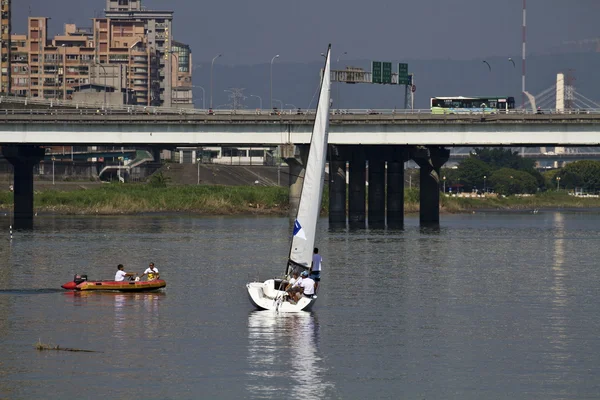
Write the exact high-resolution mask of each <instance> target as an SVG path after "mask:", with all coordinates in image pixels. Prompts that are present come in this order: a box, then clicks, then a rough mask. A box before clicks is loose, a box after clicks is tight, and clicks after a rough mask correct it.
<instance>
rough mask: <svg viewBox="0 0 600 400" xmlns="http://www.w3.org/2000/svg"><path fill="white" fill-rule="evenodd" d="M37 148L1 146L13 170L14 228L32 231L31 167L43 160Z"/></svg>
mask: <svg viewBox="0 0 600 400" xmlns="http://www.w3.org/2000/svg"><path fill="white" fill-rule="evenodd" d="M44 152H45V150H44V149H43V148H41V147H38V146H31V145H17V146H2V154H3V155H4V157H6V159H7V160H8V161H9V162H10V163H11V164H12V165H13V169H14V218H13V220H14V228H15V229H33V166H34V165H35V164H37V163H39V162H40V161H41V160H42V159H43V158H44Z"/></svg>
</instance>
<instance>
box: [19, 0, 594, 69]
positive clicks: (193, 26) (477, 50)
mask: <svg viewBox="0 0 600 400" xmlns="http://www.w3.org/2000/svg"><path fill="white" fill-rule="evenodd" d="M143 5H144V6H146V7H147V8H148V9H155V10H165V9H168V10H173V11H175V21H174V28H173V29H174V35H175V36H174V37H175V39H176V40H178V41H181V42H184V43H188V44H190V45H191V46H192V51H193V53H194V61H195V62H197V63H201V62H206V61H210V59H212V57H213V56H214V55H216V54H218V53H223V58H222V59H220V60H219V62H220V63H223V64H229V65H232V64H257V63H268V62H270V60H271V57H273V56H274V55H275V54H280V55H281V57H280V59H279V60H278V61H277V62H307V61H315V60H318V59H319V54H320V53H321V52H322V51H324V50H325V49H326V46H327V44H328V43H329V42H331V43H332V46H333V55H334V57H337V56H336V55H339V54H340V53H343V52H344V51H347V52H348V54H347V55H345V56H343V58H344V59H346V60H352V59H356V60H358V59H384V60H385V59H390V60H398V59H407V60H412V59H434V58H435V59H440V58H441V59H473V58H484V57H489V56H513V57H514V56H518V57H520V53H521V21H522V1H521V0H497V1H490V0H446V1H440V0H428V1H424V0H410V1H409V0H396V1H393V0H387V1H386V0H369V1H364V0H363V1H357V0H303V1H289V0H277V1H275V0H213V1H210V2H208V1H199V0H169V1H165V0H143ZM104 7H105V1H104V0H52V1H49V0H13V9H14V12H13V32H14V33H25V31H26V20H27V16H28V14H29V10H31V15H32V16H49V17H51V18H52V20H51V21H50V26H51V33H52V34H54V33H56V32H58V31H62V27H63V24H64V23H68V22H71V23H76V24H77V25H80V26H90V25H91V23H90V21H89V19H90V18H92V17H94V13H96V14H97V15H98V16H102V12H103V10H104ZM527 8H528V13H527V16H528V22H527V24H528V41H527V43H528V53H545V52H547V51H548V50H549V49H551V48H554V47H556V46H557V45H560V44H561V43H562V42H563V41H568V40H580V39H587V38H596V37H600V25H598V23H597V20H598V18H599V17H600V1H598V0H528V1H527Z"/></svg>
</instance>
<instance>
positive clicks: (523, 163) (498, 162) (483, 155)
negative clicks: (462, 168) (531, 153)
mask: <svg viewBox="0 0 600 400" xmlns="http://www.w3.org/2000/svg"><path fill="white" fill-rule="evenodd" d="M473 150H474V151H473V153H472V156H473V157H476V158H478V159H479V160H481V161H483V162H485V163H487V164H489V166H490V167H491V168H492V169H500V168H512V169H516V170H520V171H527V172H529V173H531V171H533V170H535V160H533V159H526V158H523V157H521V156H520V155H519V153H518V152H516V151H513V150H511V149H509V148H501V147H490V148H488V147H485V148H482V147H479V148H475V149H473Z"/></svg>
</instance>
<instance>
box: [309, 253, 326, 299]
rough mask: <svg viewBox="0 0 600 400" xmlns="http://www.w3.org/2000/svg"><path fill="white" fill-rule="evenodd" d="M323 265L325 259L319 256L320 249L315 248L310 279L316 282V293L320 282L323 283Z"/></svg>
mask: <svg viewBox="0 0 600 400" xmlns="http://www.w3.org/2000/svg"><path fill="white" fill-rule="evenodd" d="M322 263H323V257H321V255H320V254H319V249H318V248H317V247H315V249H314V250H313V258H312V265H311V266H310V278H311V279H312V280H313V281H315V293H316V292H317V289H318V288H319V282H320V281H321V264H322Z"/></svg>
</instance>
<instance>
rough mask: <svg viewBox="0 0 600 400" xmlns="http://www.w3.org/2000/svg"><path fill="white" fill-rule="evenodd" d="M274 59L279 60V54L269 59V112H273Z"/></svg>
mask: <svg viewBox="0 0 600 400" xmlns="http://www.w3.org/2000/svg"><path fill="white" fill-rule="evenodd" d="M276 58H279V54H277V55H275V56H273V58H271V80H270V82H271V83H270V92H271V94H270V96H269V97H270V98H271V111H272V110H273V61H275V59H276Z"/></svg>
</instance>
